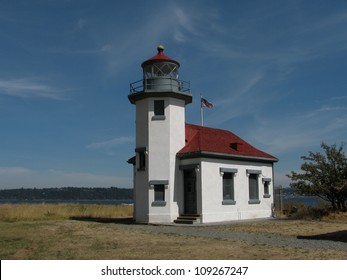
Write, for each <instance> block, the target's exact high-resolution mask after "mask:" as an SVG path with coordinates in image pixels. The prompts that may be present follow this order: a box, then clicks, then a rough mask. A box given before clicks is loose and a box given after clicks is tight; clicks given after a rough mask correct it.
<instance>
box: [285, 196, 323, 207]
mask: <svg viewBox="0 0 347 280" xmlns="http://www.w3.org/2000/svg"><path fill="white" fill-rule="evenodd" d="M320 201H321V199H320V198H319V197H316V196H284V197H283V203H288V202H296V203H303V204H304V205H306V206H311V207H314V206H317V205H318V204H319V202H320Z"/></svg>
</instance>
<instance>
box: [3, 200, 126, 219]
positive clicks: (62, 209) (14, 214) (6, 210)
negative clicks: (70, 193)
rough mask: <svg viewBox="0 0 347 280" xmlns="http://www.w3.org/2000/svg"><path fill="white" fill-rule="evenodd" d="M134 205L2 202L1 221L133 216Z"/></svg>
mask: <svg viewBox="0 0 347 280" xmlns="http://www.w3.org/2000/svg"><path fill="white" fill-rule="evenodd" d="M132 212H133V207H132V205H102V204H0V221H5V222H15V221H39V220H66V219H71V218H73V217H79V218H104V219H112V218H124V217H131V216H132Z"/></svg>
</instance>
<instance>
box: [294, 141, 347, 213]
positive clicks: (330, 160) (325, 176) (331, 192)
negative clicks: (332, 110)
mask: <svg viewBox="0 0 347 280" xmlns="http://www.w3.org/2000/svg"><path fill="white" fill-rule="evenodd" d="M321 147H322V149H323V150H324V152H325V153H324V154H322V153H319V152H316V153H314V152H309V154H308V156H302V157H301V158H302V159H303V160H304V161H305V162H304V163H303V164H302V165H301V170H302V172H301V173H297V172H294V171H292V172H291V174H289V175H287V176H288V177H289V178H290V179H291V180H292V183H291V184H290V186H291V187H292V188H293V189H294V191H295V192H296V193H298V194H300V195H312V196H318V197H320V198H322V199H323V200H326V201H329V202H330V203H331V206H332V208H333V209H334V210H342V211H346V198H347V158H346V156H345V153H344V151H343V145H342V144H341V146H339V147H336V145H332V146H328V145H327V144H325V143H324V142H323V143H322V144H321Z"/></svg>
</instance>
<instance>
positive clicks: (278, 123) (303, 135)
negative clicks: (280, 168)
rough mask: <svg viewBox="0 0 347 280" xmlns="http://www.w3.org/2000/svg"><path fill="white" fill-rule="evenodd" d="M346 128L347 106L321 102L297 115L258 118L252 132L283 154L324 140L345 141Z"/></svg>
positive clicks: (257, 139) (268, 146) (264, 143)
mask: <svg viewBox="0 0 347 280" xmlns="http://www.w3.org/2000/svg"><path fill="white" fill-rule="evenodd" d="M346 130H347V108H344V107H336V108H332V107H331V108H328V107H326V106H322V107H321V108H318V109H316V110H313V111H311V112H306V113H302V114H300V113H298V114H296V115H294V116H289V115H287V116H282V117H281V118H278V119H271V120H270V119H266V120H265V121H264V120H262V121H258V124H257V127H256V128H255V129H253V130H252V131H251V135H252V137H253V138H254V139H255V140H256V141H258V143H261V144H262V145H263V146H266V147H267V150H268V151H271V152H272V153H274V154H283V153H291V152H294V151H295V150H297V149H310V148H311V147H315V146H319V145H320V143H321V142H322V141H325V142H338V141H342V140H343V137H344V136H343V133H344V131H346Z"/></svg>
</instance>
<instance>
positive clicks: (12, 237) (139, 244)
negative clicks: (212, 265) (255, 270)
mask: <svg viewBox="0 0 347 280" xmlns="http://www.w3.org/2000/svg"><path fill="white" fill-rule="evenodd" d="M131 212H132V207H131V206H126V205H121V206H112V205H78V204H76V205H71V204H59V205H49V204H47V205H31V204H26V205H0V259H65V260H66V259H67V260H70V259H95V260H97V259H138V260H141V259H152V260H153V259H192V260H194V259H251V260H258V259H287V260H291V259H299V260H300V259H302V260H306V259H308V260H311V259H312V260H313V259H347V253H346V251H343V250H333V249H329V250H326V249H304V248H294V247H283V246H270V245H266V244H255V243H254V244H253V243H246V242H243V241H231V240H228V241H226V240H218V239H214V238H207V237H193V236H181V235H175V234H165V233H153V232H148V231H146V230H145V229H146V227H145V226H138V225H136V224H123V223H119V222H118V220H117V218H122V217H128V216H129V215H131ZM342 216H343V217H344V215H342ZM71 217H80V218H81V220H82V221H81V220H70V218H71ZM83 217H84V218H86V219H85V220H84V221H83ZM89 218H91V219H89ZM93 218H96V219H93ZM98 218H99V219H98ZM105 219H106V220H105ZM107 219H109V220H107ZM326 219H328V218H326ZM95 221H107V223H100V222H95ZM207 228H208V227H207ZM211 228H213V229H216V230H221V231H233V230H237V231H244V232H259V233H272V234H279V235H292V236H298V235H306V236H307V235H317V234H324V233H331V232H336V231H343V230H346V228H347V221H346V220H344V219H343V218H342V219H341V217H340V218H339V217H338V216H337V214H336V215H335V214H334V216H333V217H332V218H331V219H329V220H325V221H318V220H316V221H306V220H288V219H285V220H267V221H259V222H244V223H233V224H229V225H219V226H211Z"/></svg>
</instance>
